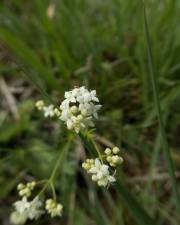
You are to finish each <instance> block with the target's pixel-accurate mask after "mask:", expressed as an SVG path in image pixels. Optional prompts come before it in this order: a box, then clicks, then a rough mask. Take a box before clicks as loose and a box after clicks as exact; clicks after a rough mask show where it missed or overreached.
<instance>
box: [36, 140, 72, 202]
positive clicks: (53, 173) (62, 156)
mask: <svg viewBox="0 0 180 225" xmlns="http://www.w3.org/2000/svg"><path fill="white" fill-rule="evenodd" d="M69 146H70V142H68V143H67V144H66V145H65V147H64V148H63V150H62V151H60V154H59V157H58V159H57V161H56V164H55V166H54V168H53V171H52V173H51V176H50V177H49V179H48V180H47V182H46V184H45V185H44V187H43V188H42V190H41V191H40V192H39V194H38V195H41V194H42V193H43V192H44V191H45V190H46V188H47V187H48V186H49V185H50V186H51V188H52V191H53V197H54V198H56V195H55V189H54V184H53V182H54V178H55V176H56V172H57V169H58V168H59V166H60V165H62V161H63V159H64V154H65V152H66V150H67V149H68V148H69Z"/></svg>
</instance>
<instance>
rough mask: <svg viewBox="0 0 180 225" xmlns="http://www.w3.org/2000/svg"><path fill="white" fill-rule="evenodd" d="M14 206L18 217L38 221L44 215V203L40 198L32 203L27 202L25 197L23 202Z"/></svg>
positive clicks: (36, 198) (18, 202)
mask: <svg viewBox="0 0 180 225" xmlns="http://www.w3.org/2000/svg"><path fill="white" fill-rule="evenodd" d="M14 206H15V211H16V212H17V213H18V215H20V216H22V217H24V218H25V217H26V218H28V219H31V220H33V219H38V218H39V217H40V216H41V215H42V214H43V213H44V211H43V210H42V209H41V206H42V202H41V201H40V200H39V198H38V197H35V198H34V199H33V200H32V201H30V202H29V201H27V198H26V197H23V198H22V200H20V201H17V202H15V203H14Z"/></svg>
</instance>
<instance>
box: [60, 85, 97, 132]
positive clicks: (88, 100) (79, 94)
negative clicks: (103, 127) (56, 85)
mask: <svg viewBox="0 0 180 225" xmlns="http://www.w3.org/2000/svg"><path fill="white" fill-rule="evenodd" d="M64 97H65V100H64V101H63V102H62V103H61V105H60V109H61V116H60V119H61V120H62V121H64V122H65V123H66V125H67V128H68V129H69V130H75V132H76V133H79V132H80V130H82V129H84V128H86V127H91V126H94V123H93V118H96V119H97V118H98V114H97V112H98V110H99V109H100V108H101V105H96V104H95V103H96V102H99V99H98V98H97V97H96V91H95V90H93V91H88V90H87V89H86V88H85V87H84V86H83V87H80V88H74V89H73V90H71V91H67V92H65V95H64Z"/></svg>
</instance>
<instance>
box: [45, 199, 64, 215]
mask: <svg viewBox="0 0 180 225" xmlns="http://www.w3.org/2000/svg"><path fill="white" fill-rule="evenodd" d="M46 210H47V212H48V213H49V214H50V215H51V217H55V216H61V215H62V210H63V205H62V204H60V203H57V202H56V201H55V200H54V199H51V198H50V199H47V200H46Z"/></svg>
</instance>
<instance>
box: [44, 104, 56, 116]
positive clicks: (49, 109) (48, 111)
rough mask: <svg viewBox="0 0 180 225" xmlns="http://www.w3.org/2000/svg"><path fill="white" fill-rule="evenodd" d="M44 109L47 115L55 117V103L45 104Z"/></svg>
mask: <svg viewBox="0 0 180 225" xmlns="http://www.w3.org/2000/svg"><path fill="white" fill-rule="evenodd" d="M43 111H44V116H45V117H53V116H54V106H53V105H49V106H44V107H43Z"/></svg>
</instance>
